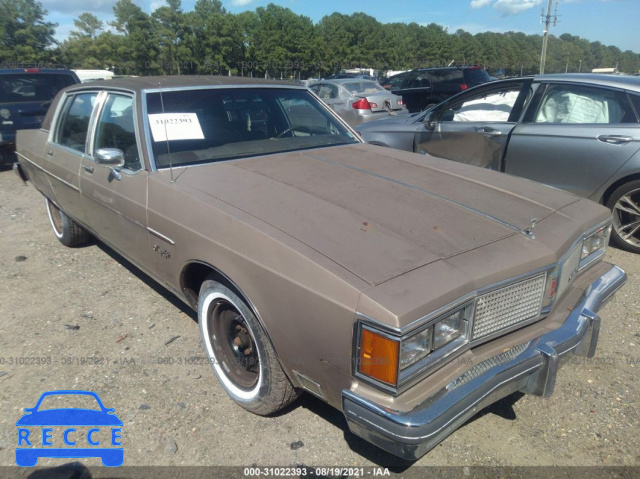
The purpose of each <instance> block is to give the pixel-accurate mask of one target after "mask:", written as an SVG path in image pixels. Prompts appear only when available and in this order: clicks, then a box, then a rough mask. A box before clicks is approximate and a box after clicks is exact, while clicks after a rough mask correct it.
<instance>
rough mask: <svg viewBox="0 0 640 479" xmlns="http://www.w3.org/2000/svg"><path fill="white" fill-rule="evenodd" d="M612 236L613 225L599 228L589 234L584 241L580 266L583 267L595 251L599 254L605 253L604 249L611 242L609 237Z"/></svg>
mask: <svg viewBox="0 0 640 479" xmlns="http://www.w3.org/2000/svg"><path fill="white" fill-rule="evenodd" d="M610 236H611V225H607V226H603V227H601V228H598V229H597V230H596V231H595V232H593V233H592V234H591V235H589V236H587V237H586V238H585V239H584V240H583V241H582V254H581V255H580V267H583V266H584V265H585V264H586V263H588V261H585V260H586V259H587V258H589V257H590V256H591V255H593V254H594V253H599V255H602V254H604V251H605V250H606V248H607V245H608V244H609V237H610Z"/></svg>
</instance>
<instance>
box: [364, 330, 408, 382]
mask: <svg viewBox="0 0 640 479" xmlns="http://www.w3.org/2000/svg"><path fill="white" fill-rule="evenodd" d="M361 331H362V332H361V336H360V357H359V358H358V359H359V362H360V364H359V365H358V366H359V369H360V373H362V374H364V375H366V376H369V377H371V378H373V379H377V380H378V381H382V382H384V383H387V384H391V385H392V386H395V385H396V384H397V382H398V351H399V349H400V341H394V340H392V339H388V338H385V337H384V336H381V335H379V334H376V333H374V332H373V331H370V330H368V329H364V328H363V329H362V330H361Z"/></svg>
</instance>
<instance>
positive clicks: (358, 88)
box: [342, 81, 386, 93]
mask: <svg viewBox="0 0 640 479" xmlns="http://www.w3.org/2000/svg"><path fill="white" fill-rule="evenodd" d="M342 85H343V86H344V87H345V88H346V89H347V90H349V91H350V92H351V93H379V92H381V91H386V90H385V89H384V88H382V87H381V86H380V85H378V84H377V83H374V82H372V81H360V82H348V83H343V84H342Z"/></svg>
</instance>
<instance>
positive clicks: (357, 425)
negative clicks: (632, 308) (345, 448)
mask: <svg viewBox="0 0 640 479" xmlns="http://www.w3.org/2000/svg"><path fill="white" fill-rule="evenodd" d="M626 279H627V275H626V273H625V272H624V271H623V270H622V269H620V268H619V267H617V266H612V267H611V269H610V270H609V271H607V272H606V273H605V274H603V275H602V276H601V277H600V278H598V279H597V280H596V281H594V282H593V283H592V284H591V285H590V286H589V287H588V288H587V289H586V290H585V293H584V295H583V297H582V299H581V300H580V302H579V303H578V304H577V305H576V307H575V308H574V309H573V310H572V312H571V313H570V314H569V316H568V318H567V319H566V321H565V322H564V324H563V325H562V326H561V327H560V328H558V329H556V330H553V331H551V332H549V333H547V334H545V335H543V336H540V337H539V338H536V339H534V340H533V341H529V342H528V343H526V344H524V345H522V346H521V347H518V348H513V350H511V351H510V352H508V353H503V354H501V355H499V356H495V357H493V358H490V359H489V360H486V361H483V362H481V363H479V364H477V365H476V366H474V367H473V368H471V369H470V370H469V371H467V372H466V373H464V374H463V375H462V376H460V377H458V378H457V379H455V380H453V381H452V382H451V383H449V384H448V385H447V386H446V387H444V388H442V389H441V390H440V391H439V392H438V393H436V394H434V395H433V396H432V397H431V398H429V399H428V400H427V401H425V402H423V403H422V404H420V405H419V406H417V407H416V408H415V409H413V410H412V411H409V412H397V411H391V410H389V409H387V408H383V407H380V406H378V405H377V404H375V403H373V402H371V401H369V400H368V399H365V398H363V397H361V396H358V395H357V394H355V393H353V392H352V391H349V390H347V389H345V390H343V391H342V407H343V411H344V414H345V416H346V419H347V423H348V424H349V429H351V432H353V433H354V434H356V435H358V436H360V437H362V438H364V439H366V440H367V441H369V442H371V443H373V444H375V445H376V446H378V447H380V448H382V449H384V450H386V451H388V452H390V453H392V454H395V455H396V456H400V457H402V458H404V459H408V460H415V459H418V458H419V457H421V456H422V455H424V454H425V453H427V452H428V451H429V450H430V449H432V448H433V447H435V446H436V445H438V443H440V442H441V441H443V440H444V439H445V438H446V437H447V436H448V435H449V434H451V433H452V432H453V431H455V430H456V429H457V428H459V427H460V426H462V425H463V424H464V423H465V422H466V421H468V420H469V419H470V418H471V417H472V416H473V415H475V414H476V413H477V412H479V411H480V410H481V409H483V408H484V407H486V406H488V405H490V404H492V403H494V402H496V401H498V400H499V399H502V398H503V397H505V396H508V395H509V394H512V393H514V392H516V391H522V392H524V393H527V394H533V395H536V396H542V397H549V396H550V395H551V394H552V393H553V387H554V385H555V382H556V374H557V372H558V368H559V367H560V365H561V364H562V363H563V362H564V361H566V360H567V359H568V358H570V357H571V355H577V356H586V357H592V356H593V355H594V354H595V351H596V345H597V343H598V333H599V330H600V317H599V316H598V315H597V314H596V313H597V312H598V311H599V310H600V309H601V308H602V306H604V304H605V303H606V302H607V301H608V300H609V299H611V297H612V296H613V294H614V293H615V292H616V291H617V290H618V289H619V288H620V287H622V285H624V283H625V282H626Z"/></svg>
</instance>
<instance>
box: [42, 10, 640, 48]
mask: <svg viewBox="0 0 640 479" xmlns="http://www.w3.org/2000/svg"><path fill="white" fill-rule="evenodd" d="M39 1H40V2H41V3H42V4H43V6H44V8H45V9H46V10H47V11H48V12H49V14H48V16H47V20H48V21H51V22H55V23H58V28H57V30H56V39H58V40H64V39H65V38H67V36H68V35H69V32H70V31H71V30H73V29H74V27H73V20H74V19H76V18H77V17H78V15H80V14H81V13H82V12H86V11H90V12H92V13H93V14H94V15H96V16H97V17H98V18H100V19H101V20H102V21H104V22H107V21H109V20H112V19H113V5H114V4H115V3H116V0H93V1H91V3H88V2H87V0H39ZM133 1H134V2H135V3H137V4H138V5H140V6H141V7H142V9H143V10H145V11H146V12H148V13H151V12H152V11H153V10H155V9H156V8H157V7H159V6H162V5H164V4H165V3H164V0H133ZM194 3H195V0H183V1H182V9H183V10H184V11H190V10H193V5H194ZM222 3H223V5H224V7H225V8H226V9H227V11H229V12H231V13H240V12H242V11H245V10H255V8H257V7H260V6H266V5H267V4H269V3H275V4H277V5H280V6H283V7H286V8H289V9H291V10H292V11H293V12H295V13H297V14H300V15H305V16H307V17H310V18H311V19H312V20H313V21H314V22H318V21H319V20H320V19H321V18H322V17H323V16H325V15H329V14H331V13H333V12H339V13H343V14H347V15H349V14H352V13H355V12H364V13H366V14H368V15H371V16H372V17H375V18H376V19H377V20H378V21H379V22H382V23H392V22H402V23H410V22H416V23H419V24H424V25H428V24H429V23H437V24H439V25H442V26H443V27H447V28H448V30H449V31H450V32H455V31H456V30H457V29H459V28H461V29H463V30H466V31H467V32H469V33H472V34H475V33H480V32H486V31H491V32H508V31H519V32H524V33H526V34H528V35H530V34H542V30H543V25H542V24H541V23H540V12H541V9H542V8H543V7H544V9H545V11H546V7H547V3H548V0H398V1H396V2H390V1H388V0H366V1H363V0H351V1H349V2H347V1H345V0H321V1H318V0H223V2H222ZM553 3H554V8H555V3H556V0H553ZM638 20H640V1H639V0H559V6H558V24H557V26H555V27H554V26H552V27H551V30H550V33H551V34H552V35H555V36H560V35H562V34H563V33H570V34H572V35H577V36H579V37H582V38H586V39H587V40H589V41H592V42H593V41H599V42H601V43H603V44H604V45H614V46H617V47H618V48H620V49H621V50H623V51H624V50H632V51H634V52H636V53H640V35H639V34H638V33H637V29H638ZM634 31H636V33H635V34H634V33H633V32H634Z"/></svg>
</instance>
